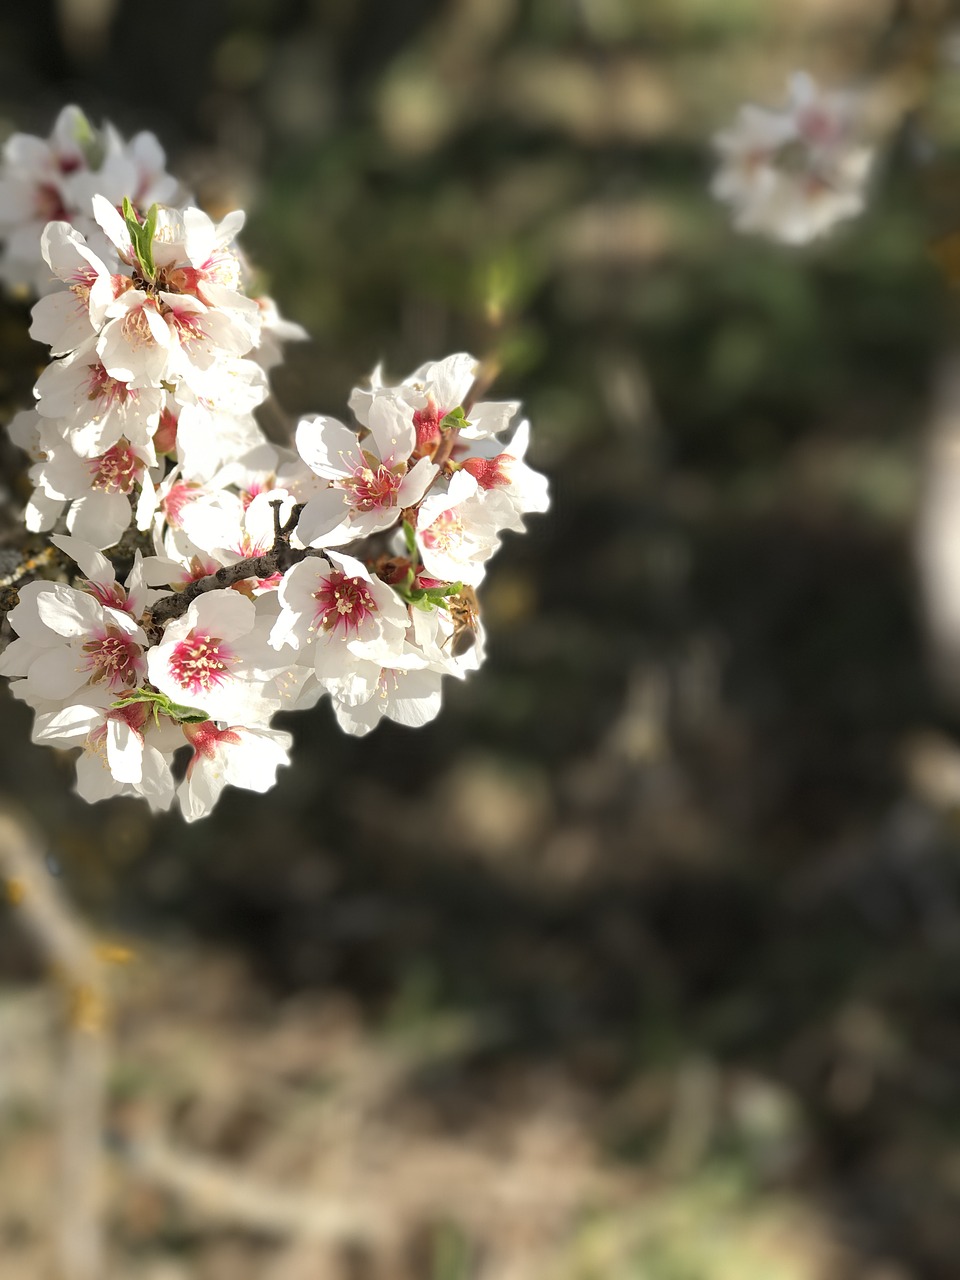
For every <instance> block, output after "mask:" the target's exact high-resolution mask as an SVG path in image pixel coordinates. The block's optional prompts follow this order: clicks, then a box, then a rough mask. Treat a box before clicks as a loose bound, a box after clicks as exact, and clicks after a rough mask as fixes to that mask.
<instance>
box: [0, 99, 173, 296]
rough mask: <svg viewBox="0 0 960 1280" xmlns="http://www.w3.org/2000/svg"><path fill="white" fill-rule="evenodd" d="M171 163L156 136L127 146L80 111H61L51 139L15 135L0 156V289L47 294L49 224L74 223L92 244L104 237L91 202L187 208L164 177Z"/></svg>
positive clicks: (144, 136)
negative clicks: (44, 252) (44, 240)
mask: <svg viewBox="0 0 960 1280" xmlns="http://www.w3.org/2000/svg"><path fill="white" fill-rule="evenodd" d="M165 166H166V156H165V155H164V152H163V148H162V147H161V145H160V143H159V142H158V141H157V139H156V137H155V136H154V135H153V134H152V133H138V134H137V135H136V136H135V137H133V138H131V139H130V141H129V142H127V141H126V140H125V139H124V138H123V137H122V136H121V135H120V134H119V133H118V132H117V130H116V129H115V128H114V127H113V125H111V124H105V125H104V126H103V127H102V128H100V129H96V128H94V126H93V125H92V124H91V123H90V121H89V120H88V119H87V117H86V116H85V115H84V113H83V112H82V111H81V110H80V108H79V107H76V106H69V107H64V109H63V110H62V111H61V112H60V114H59V116H58V117H57V119H56V122H55V123H54V126H53V129H52V131H51V133H50V136H49V138H36V137H34V136H33V135H32V134H28V133H15V134H13V135H12V136H11V137H10V138H8V139H7V141H6V143H5V144H4V147H3V153H2V156H0V240H2V241H3V250H2V252H0V281H2V282H3V283H4V284H5V285H7V286H8V287H13V288H19V289H23V290H26V291H27V292H28V293H33V294H38V293H45V292H46V291H47V289H48V288H49V287H50V272H49V270H48V268H47V265H46V263H45V262H44V260H43V258H42V256H41V253H40V235H41V233H42V231H43V228H44V227H45V226H46V224H47V223H48V222H51V221H63V222H70V223H72V224H73V225H74V226H75V227H76V228H77V230H78V231H80V232H82V233H83V234H84V235H85V236H87V237H88V239H93V240H94V241H96V240H97V238H98V236H99V232H98V229H97V225H96V223H95V222H94V219H93V217H92V214H91V208H90V202H91V199H92V198H93V196H95V195H101V196H104V197H105V198H106V199H107V200H108V201H109V202H110V203H111V204H114V205H119V204H120V203H121V201H122V200H123V198H124V196H126V197H127V198H128V199H129V200H130V201H131V202H132V204H133V205H134V206H135V207H136V208H137V209H148V208H149V207H150V206H151V205H152V204H154V203H161V204H167V205H173V206H179V205H182V204H185V203H187V194H186V192H185V190H184V189H183V187H182V186H181V184H180V183H179V182H178V181H177V179H176V178H174V177H173V176H172V175H171V174H169V173H167V171H166V167H165Z"/></svg>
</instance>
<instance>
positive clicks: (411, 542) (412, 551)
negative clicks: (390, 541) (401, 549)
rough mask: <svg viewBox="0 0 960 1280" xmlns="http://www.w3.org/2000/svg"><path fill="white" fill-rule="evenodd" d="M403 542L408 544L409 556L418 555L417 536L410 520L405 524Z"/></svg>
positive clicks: (405, 521)
mask: <svg viewBox="0 0 960 1280" xmlns="http://www.w3.org/2000/svg"><path fill="white" fill-rule="evenodd" d="M403 540H404V542H406V544H407V555H408V556H415V555H416V554H417V535H416V532H415V531H414V528H413V525H412V524H411V523H410V521H409V520H404V522H403Z"/></svg>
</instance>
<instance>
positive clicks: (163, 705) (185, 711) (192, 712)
mask: <svg viewBox="0 0 960 1280" xmlns="http://www.w3.org/2000/svg"><path fill="white" fill-rule="evenodd" d="M138 702H143V703H146V704H147V705H148V706H149V708H150V710H151V712H152V713H153V719H154V722H155V723H156V724H158V725H159V723H160V717H161V716H162V715H164V716H167V717H168V718H169V719H170V720H174V721H176V723H177V724H203V722H204V721H205V720H209V719H210V717H209V716H208V715H207V713H206V712H205V711H198V710H197V708H196V707H184V706H181V704H180V703H179V702H173V701H172V700H171V699H170V698H168V697H167V695H166V694H165V693H160V692H158V691H157V690H156V689H134V690H132V691H131V692H130V693H125V694H124V695H123V697H122V698H118V699H117V700H116V702H114V703H112V704H111V706H112V708H113V709H115V710H121V709H122V708H123V707H131V706H134V705H135V704H136V703H138Z"/></svg>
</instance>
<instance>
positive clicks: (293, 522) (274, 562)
mask: <svg viewBox="0 0 960 1280" xmlns="http://www.w3.org/2000/svg"><path fill="white" fill-rule="evenodd" d="M270 505H271V506H272V507H273V518H274V537H273V546H272V547H271V549H270V550H269V551H265V552H264V553H263V555H259V556H249V557H248V558H247V559H246V560H238V561H237V563H236V564H226V565H224V566H223V568H222V569H218V570H217V571H216V573H210V574H208V575H207V576H206V577H205V578H198V579H197V581H196V582H191V583H190V585H189V586H188V587H185V588H184V590H183V591H177V592H174V593H173V594H172V595H169V596H163V597H162V598H161V599H160V600H158V601H157V602H156V603H155V604H154V605H153V607H152V608H151V610H150V622H149V624H148V626H147V627H146V630H147V634H148V635H149V636H150V638H151V640H152V641H154V642H156V641H157V640H159V638H160V634H161V631H162V629H163V624H164V623H165V622H169V621H170V619H171V618H182V617H183V615H184V614H185V613H186V612H187V610H188V609H189V608H190V605H191V604H192V603H193V601H194V600H196V598H197V597H198V596H202V595H204V594H205V592H207V591H220V590H223V589H225V588H227V587H232V586H233V585H234V584H235V583H237V582H243V581H244V580H245V579H246V578H270V577H272V576H273V575H274V574H275V573H286V571H287V570H288V569H289V568H291V567H292V566H293V565H295V564H299V563H300V561H301V560H305V559H306V558H307V556H312V555H316V554H317V552H316V551H314V549H313V548H312V547H306V548H304V549H302V550H301V549H299V548H297V547H291V545H290V538H291V536H292V534H293V531H294V529H296V527H297V521H298V520H299V519H300V513H301V512H302V511H303V507H304V504H303V503H302V502H301V503H297V505H296V506H295V507H294V508H293V511H292V512H291V514H290V516H289V518H288V519H287V522H286V524H283V525H281V523H280V508H281V506H282V502H281V501H280V499H276V500H274V501H273V502H271V504H270Z"/></svg>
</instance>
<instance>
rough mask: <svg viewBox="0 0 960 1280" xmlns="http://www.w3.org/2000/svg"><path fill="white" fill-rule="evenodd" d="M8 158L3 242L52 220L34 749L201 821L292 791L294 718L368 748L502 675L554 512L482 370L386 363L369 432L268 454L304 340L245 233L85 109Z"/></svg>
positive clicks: (38, 522)
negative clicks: (511, 546)
mask: <svg viewBox="0 0 960 1280" xmlns="http://www.w3.org/2000/svg"><path fill="white" fill-rule="evenodd" d="M95 153H98V155H97V156H95ZM99 153H102V154H99ZM5 155H6V159H7V161H9V162H11V163H13V161H14V160H16V162H17V163H18V164H19V165H20V174H21V178H18V179H17V180H16V182H20V183H21V185H20V186H19V187H18V186H16V182H14V187H16V190H14V188H5V187H4V182H5V181H7V179H5V178H3V177H0V225H2V219H3V211H4V199H5V198H6V199H7V200H8V203H11V204H14V203H16V200H15V199H14V196H16V195H17V193H18V192H19V193H20V195H22V194H23V193H24V192H25V191H29V190H32V189H35V190H37V191H41V190H42V191H45V192H47V195H48V196H49V212H50V214H51V216H52V220H51V221H47V222H46V223H45V225H43V226H42V227H37V228H35V230H34V232H33V234H35V235H36V238H37V241H38V245H39V252H41V253H42V256H43V260H44V261H45V262H46V264H47V268H48V275H50V276H52V281H51V284H52V288H51V289H50V292H48V293H46V294H45V296H43V297H41V299H40V300H39V302H38V303H37V304H36V306H35V307H34V311H33V319H32V326H31V333H32V334H33V336H34V337H35V338H37V339H38V340H39V341H42V342H45V343H46V344H47V345H48V346H49V348H50V352H51V357H52V359H51V363H50V364H49V365H48V367H47V368H46V369H45V370H44V371H43V372H42V373H41V375H40V377H39V378H38V380H37V382H36V386H35V389H34V396H35V401H36V403H35V406H34V407H33V408H32V409H29V410H24V411H23V412H21V413H19V414H17V415H16V417H15V418H14V419H13V421H12V422H11V424H10V426H9V428H8V430H9V433H10V438H11V439H12V440H13V441H14V443H16V444H17V445H18V446H19V447H20V448H22V449H23V450H24V452H25V454H26V455H27V457H28V458H29V464H28V465H29V473H28V474H29V478H30V481H31V482H32V485H33V492H32V494H31V496H30V498H29V499H28V501H27V503H26V506H25V509H24V513H23V514H24V522H25V525H26V527H27V528H28V529H29V530H31V531H32V532H34V533H40V532H43V533H49V535H50V548H49V550H50V551H51V553H52V554H51V555H50V558H49V560H45V561H43V564H44V566H45V567H44V568H43V569H42V570H41V571H40V574H39V577H38V579H37V580H34V581H26V582H24V583H22V584H21V585H19V600H18V603H17V604H16V605H15V606H14V607H13V608H12V609H11V610H10V611H9V613H8V614H7V621H8V623H9V630H10V631H11V632H12V634H13V636H14V638H13V639H12V640H11V641H10V642H9V643H8V644H7V646H6V648H5V649H4V650H3V652H2V654H0V674H3V675H6V676H7V677H8V678H9V679H10V680H11V681H12V689H13V692H14V694H15V696H17V697H18V698H20V699H22V700H23V701H25V702H27V703H28V704H29V705H30V706H31V707H32V708H33V710H34V713H35V721H34V729H33V737H34V740H35V741H37V742H42V743H47V744H49V745H52V746H57V747H60V748H65V747H73V748H76V749H78V750H79V752H80V754H79V756H78V759H77V791H78V793H79V794H80V795H81V796H83V797H84V798H85V799H87V800H90V801H94V800H99V799H104V798H107V797H110V796H139V797H141V798H143V799H145V800H146V801H147V803H148V804H149V805H150V807H151V808H152V809H154V810H157V811H161V810H166V809H168V808H170V807H171V806H172V805H173V803H174V801H176V803H177V804H178V805H179V808H180V811H181V813H182V815H183V817H184V818H185V819H186V820H187V821H188V822H192V821H194V820H195V819H197V818H200V817H202V816H203V815H204V814H206V813H207V812H209V811H210V809H211V808H212V807H213V805H214V804H215V803H216V802H217V799H218V797H219V796H220V794H221V793H222V792H223V790H224V788H225V787H227V786H228V785H232V786H236V787H240V788H244V789H247V790H251V791H255V792H263V791H266V790H268V789H269V788H270V787H271V786H272V785H273V784H274V782H275V780H276V775H277V771H278V769H279V768H280V767H281V766H282V765H286V764H287V763H288V762H289V750H290V746H291V741H292V740H291V737H290V735H289V734H288V733H287V732H285V731H280V730H277V729H275V728H274V727H273V719H274V716H275V715H276V713H278V712H280V711H281V710H290V709H307V708H309V707H312V706H313V705H315V703H316V702H318V701H319V700H320V699H321V698H324V697H329V699H330V701H331V703H332V706H333V709H334V713H335V715H336V717H337V720H338V722H339V723H340V725H341V727H342V728H343V729H344V730H345V731H346V732H347V733H350V734H354V735H362V734H366V733H368V732H369V731H370V730H372V729H373V728H374V727H375V725H377V724H378V723H379V722H380V720H381V719H390V720H393V721H395V722H396V723H398V724H401V725H405V726H408V727H416V726H419V725H423V724H426V723H427V722H428V721H429V720H431V719H433V718H434V716H436V715H437V714H438V712H439V710H440V707H441V704H442V688H443V681H444V678H445V677H452V678H455V679H462V678H464V677H465V676H466V675H468V674H469V673H470V672H472V671H475V670H476V669H477V668H478V667H479V666H480V665H481V663H482V661H483V657H484V648H485V646H484V633H483V627H482V624H481V622H480V614H479V602H478V601H477V597H476V594H475V592H474V590H473V588H474V587H475V586H476V585H477V584H479V583H480V581H481V580H482V578H483V576H484V573H485V571H486V565H487V562H488V561H489V559H490V557H491V556H492V555H493V554H494V552H495V551H496V550H497V548H498V547H499V545H500V540H501V537H502V535H503V533H504V532H505V531H507V530H513V531H517V532H522V530H523V516H524V515H525V514H526V513H529V512H534V511H544V510H546V508H547V505H548V496H547V484H546V480H545V478H544V477H543V476H541V475H540V474H539V473H537V472H536V471H534V470H533V469H532V468H531V467H530V466H529V464H528V463H527V462H526V451H527V445H528V442H529V426H528V424H527V423H526V422H521V424H520V426H519V427H517V428H516V429H515V430H514V431H513V434H512V436H511V437H510V438H509V439H508V440H504V439H502V437H503V436H504V435H505V434H506V433H507V430H508V428H509V427H510V425H511V423H512V421H513V419H514V417H515V415H516V413H517V410H518V408H519V405H518V404H517V402H515V401H480V402H475V400H476V397H475V391H476V389H477V388H478V386H479V384H480V382H481V381H482V380H483V378H484V375H483V371H482V370H481V368H480V365H479V362H478V361H477V360H476V359H475V358H474V357H473V356H471V355H469V354H468V353H466V352H459V353H455V354H454V355H451V356H447V357H446V358H444V359H442V360H438V361H432V362H428V363H426V364H423V365H421V366H420V367H419V368H418V369H416V370H415V371H414V372H413V373H412V374H410V375H409V376H408V377H406V378H405V379H403V380H402V381H400V382H397V383H389V382H387V381H386V380H385V379H384V376H383V373H382V370H381V369H380V368H378V369H377V370H376V371H375V372H374V374H373V376H372V377H371V379H370V381H369V385H368V386H365V387H363V388H355V389H354V391H353V393H352V394H351V396H350V400H349V403H350V407H351V409H352V410H353V413H354V415H355V419H356V421H355V423H354V425H352V426H348V425H346V424H344V423H342V422H340V421H339V420H338V419H336V418H333V417H329V416H327V415H313V416H308V417H305V418H304V419H303V420H302V421H301V422H300V424H299V426H298V427H297V431H296V451H294V450H293V449H291V448H288V447H284V445H282V444H274V443H273V442H272V441H268V439H267V437H266V435H265V434H264V432H263V430H262V429H261V427H260V425H259V423H258V422H257V420H256V417H255V416H254V414H255V411H256V410H257V408H258V406H259V405H261V404H262V403H263V401H264V399H265V398H266V396H267V395H268V391H269V387H268V381H267V375H266V370H267V369H268V368H270V367H271V366H272V365H274V364H275V363H277V360H278V359H279V356H280V343H281V342H282V341H284V340H290V339H300V338H303V337H305V334H304V332H303V330H301V329H300V328H299V326H297V325H294V324H292V323H291V322H289V321H285V320H283V319H282V317H280V315H279V312H278V311H277V309H276V306H275V304H274V303H273V302H272V301H271V300H270V299H269V298H257V297H253V296H251V295H250V294H249V292H248V290H247V287H246V286H247V282H248V280H249V279H250V272H249V268H248V267H247V265H246V263H245V261H244V259H243V256H242V254H241V252H240V250H239V249H238V247H237V245H236V242H235V241H236V235H237V233H238V232H239V230H240V229H241V227H242V225H243V221H244V215H243V214H242V213H241V212H239V211H237V212H234V213H230V214H228V215H227V216H226V217H225V218H223V219H221V220H220V221H219V222H215V221H214V220H212V219H211V218H209V217H208V216H207V215H206V214H205V213H204V212H203V211H201V210H199V209H196V208H192V207H186V208H184V207H172V206H169V205H166V206H165V205H161V204H159V203H154V202H153V200H151V202H150V204H149V205H145V204H144V203H143V201H144V200H146V199H148V197H149V196H150V195H156V197H157V200H159V199H160V198H162V197H161V196H160V194H159V193H161V192H162V191H164V190H165V189H166V188H167V187H168V186H169V183H168V181H167V178H166V175H164V174H163V172H162V165H163V155H162V152H161V151H160V150H159V146H158V144H155V140H154V141H153V142H151V140H150V135H141V136H140V137H139V138H138V139H135V140H134V142H133V143H132V144H130V146H129V147H128V146H127V144H125V143H124V142H123V140H122V139H121V138H120V136H119V135H118V134H116V132H115V131H113V130H112V129H110V127H109V126H106V127H105V128H104V130H102V131H100V133H95V132H94V131H92V130H91V129H90V127H89V125H87V124H86V122H85V121H84V120H83V118H82V116H80V115H79V114H78V113H76V112H74V111H71V112H68V113H66V114H65V115H64V116H63V117H62V118H61V120H60V121H58V125H57V127H56V129H55V137H54V138H53V139H51V140H50V141H49V142H47V143H43V142H40V140H37V139H34V140H30V139H24V138H22V137H21V138H20V139H18V140H16V141H15V142H13V143H12V144H11V145H10V146H8V150H7V152H6V153H5ZM95 160H96V161H97V162H96V163H95ZM28 173H29V174H30V175H32V176H30V177H29V178H27V177H25V176H24V175H26V174H28ZM21 179H22V181H21ZM11 181H13V180H12V179H11ZM31 183H33V184H34V187H33V188H31V186H30V184H31ZM45 184H46V185H45ZM80 192H82V193H83V196H82V200H83V203H84V209H83V211H82V212H81V211H76V210H74V209H73V206H72V205H71V200H74V199H77V200H79V199H80V195H79V193H80ZM17 198H19V196H18V197H17ZM44 198H45V199H46V198H47V197H46V196H45V197H44ZM21 203H24V202H23V201H21ZM26 203H27V204H29V200H26ZM37 207H39V206H37ZM44 208H45V209H46V208H47V206H46V205H44ZM12 243H13V237H11V241H10V244H12ZM0 268H2V264H0ZM0 274H2V271H0ZM8 278H9V277H8ZM151 546H152V551H153V554H152V555H148V556H147V557H146V558H144V556H143V551H150V550H151ZM131 555H132V558H133V565H132V568H130V569H129V571H128V566H129V565H130V558H131ZM120 564H123V565H124V569H123V572H124V573H126V574H127V576H126V579H125V581H124V582H123V583H121V582H120V580H119V578H118V567H117V566H118V565H120ZM178 753H179V754H178ZM178 759H179V764H178V763H177V761H178ZM181 770H183V772H181ZM175 777H180V778H181V779H182V780H181V781H180V782H179V784H177V783H176V782H175Z"/></svg>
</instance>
